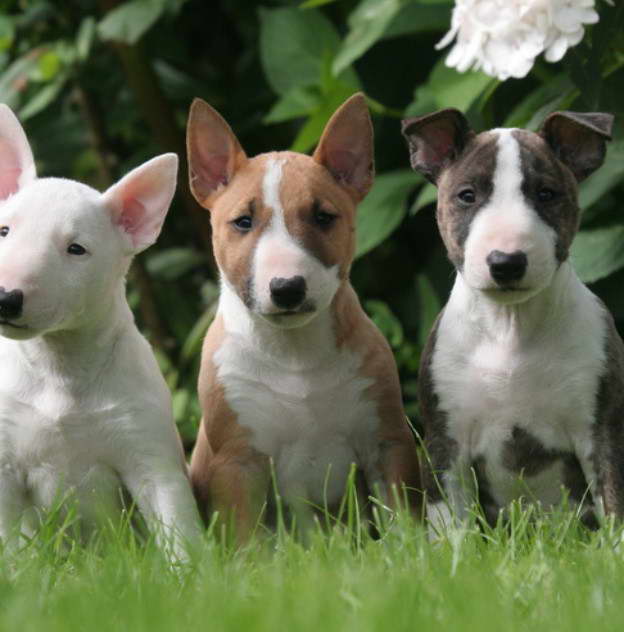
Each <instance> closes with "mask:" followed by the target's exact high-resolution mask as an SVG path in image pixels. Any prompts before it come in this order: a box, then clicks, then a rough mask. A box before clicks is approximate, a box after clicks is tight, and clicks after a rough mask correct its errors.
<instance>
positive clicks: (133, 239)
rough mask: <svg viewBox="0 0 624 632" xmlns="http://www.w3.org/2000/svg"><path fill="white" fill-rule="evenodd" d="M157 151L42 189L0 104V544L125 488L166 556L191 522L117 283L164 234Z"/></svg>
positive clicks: (139, 341) (166, 400)
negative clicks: (129, 166) (63, 509)
mask: <svg viewBox="0 0 624 632" xmlns="http://www.w3.org/2000/svg"><path fill="white" fill-rule="evenodd" d="M177 165H178V161H177V157H176V155H175V154H165V155H163V156H159V157H157V158H154V159H152V160H150V161H148V162H146V163H145V164H143V165H141V166H140V167H137V168H136V169H134V170H133V171H132V172H130V173H129V174H128V175H126V176H125V177H124V178H122V179H121V180H120V181H119V182H118V183H117V184H115V185H114V186H112V187H111V188H110V189H108V190H107V191H106V192H105V193H103V194H101V193H98V192H97V191H95V190H94V189H92V188H90V187H88V186H86V185H84V184H80V183H78V182H74V181H72V180H64V179H60V178H42V179H38V178H37V177H36V173H35V165H34V161H33V157H32V152H31V150H30V147H29V145H28V141H27V140H26V136H25V134H24V131H23V130H22V128H21V126H20V124H19V122H18V121H17V119H16V118H15V116H14V115H13V113H12V112H11V110H10V109H9V108H8V107H6V106H5V105H0V334H1V336H0V357H1V358H2V362H1V363H0V467H1V469H2V473H1V476H0V538H2V539H3V540H7V539H9V540H10V539H11V537H12V535H14V534H16V533H18V532H19V531H20V530H21V531H22V532H32V530H33V529H34V528H35V527H36V524H37V520H39V519H40V518H41V516H42V514H45V512H46V510H48V509H50V508H52V507H53V506H55V505H56V504H57V502H58V501H59V500H63V501H65V500H70V499H71V500H72V501H75V503H76V507H77V510H78V515H79V517H80V520H81V522H80V524H81V525H82V527H83V529H86V531H87V533H88V532H89V531H90V530H91V529H92V528H93V527H94V526H95V525H96V524H98V523H100V522H101V521H102V520H106V519H109V518H111V517H112V518H115V516H116V517H117V518H118V517H119V515H120V514H119V512H120V510H121V508H122V491H126V492H129V493H130V495H131V497H132V499H133V501H134V502H135V503H136V505H137V507H138V509H139V510H140V511H141V513H142V514H143V516H144V518H145V519H146V521H147V523H148V525H149V527H150V529H151V530H152V531H153V532H155V533H156V534H157V539H158V541H159V544H160V545H161V546H162V547H163V548H164V549H166V550H167V552H168V554H170V555H171V556H172V557H173V558H174V559H184V558H185V557H186V552H187V550H186V545H187V544H192V542H193V541H194V540H196V538H197V537H198V536H199V516H198V514H197V509H196V506H195V502H194V500H193V497H192V493H191V489H190V485H189V482H188V479H187V473H186V465H185V462H184V457H183V452H182V449H181V443H180V440H179V437H178V434H177V431H176V428H175V425H174V423H173V417H172V411H171V400H170V394H169V391H168V389H167V385H166V384H165V381H164V380H163V378H162V375H161V373H160V370H159V368H158V365H157V363H156V360H155V358H154V355H153V354H152V351H151V349H150V347H149V345H148V343H147V342H146V340H145V339H144V338H143V337H142V336H141V334H140V333H139V331H138V330H137V328H136V325H135V323H134V319H133V316H132V313H131V311H130V309H129V307H128V304H127V302H126V297H125V284H124V278H125V275H126V272H127V270H128V267H129V265H130V262H131V260H132V257H133V255H135V254H136V253H137V252H140V251H141V250H143V249H145V248H147V247H148V246H149V245H150V244H152V243H153V242H154V241H155V240H156V238H157V237H158V234H159V232H160V229H161V226H162V224H163V221H164V218H165V215H166V213H167V209H168V207H169V204H170V202H171V198H172V196H173V193H174V190H175V186H176V176H177Z"/></svg>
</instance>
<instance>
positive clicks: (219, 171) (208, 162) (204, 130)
mask: <svg viewBox="0 0 624 632" xmlns="http://www.w3.org/2000/svg"><path fill="white" fill-rule="evenodd" d="M186 152H187V156H188V162H189V184H190V187H191V192H192V193H193V196H194V197H195V199H196V200H197V201H198V202H199V204H201V206H203V207H204V208H207V209H209V208H210V205H211V204H212V202H213V201H214V200H215V198H216V195H217V194H218V193H219V191H220V189H221V188H222V187H223V186H225V185H227V184H228V183H229V182H230V181H231V179H232V177H233V176H234V173H236V171H238V169H240V167H241V166H242V165H243V164H244V163H245V162H246V161H247V156H246V155H245V152H244V151H243V149H242V147H241V146H240V143H239V142H238V139H237V138H236V136H235V135H234V132H233V131H232V129H231V128H230V126H229V125H228V124H227V123H226V121H225V119H224V118H223V117H222V116H221V115H220V114H219V113H218V112H217V111H216V110H215V109H214V108H213V107H211V106H210V105H208V104H207V103H206V102H205V101H203V100H202V99H194V100H193V103H192V104H191V110H190V112H189V117H188V123H187V126H186Z"/></svg>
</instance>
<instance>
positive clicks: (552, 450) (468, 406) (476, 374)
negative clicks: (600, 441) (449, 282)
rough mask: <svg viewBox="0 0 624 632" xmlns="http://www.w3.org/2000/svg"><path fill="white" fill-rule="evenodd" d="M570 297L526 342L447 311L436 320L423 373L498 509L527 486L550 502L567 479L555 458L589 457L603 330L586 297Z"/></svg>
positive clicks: (511, 332) (514, 332) (594, 306)
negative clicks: (569, 305) (569, 304)
mask: <svg viewBox="0 0 624 632" xmlns="http://www.w3.org/2000/svg"><path fill="white" fill-rule="evenodd" d="M578 298H579V300H578V301H576V302H575V303H573V306H574V309H571V311H570V312H567V313H565V312H564V313H563V315H561V316H560V317H559V318H557V319H554V320H553V321H552V322H550V321H549V320H548V319H545V321H544V322H543V326H539V327H537V328H535V329H534V334H533V335H531V336H528V337H527V336H524V335H523V333H524V332H523V331H522V330H518V329H517V328H514V327H512V328H510V330H509V332H508V334H505V333H502V334H500V335H497V334H498V332H493V331H492V330H491V329H488V328H487V327H485V326H483V325H484V324H483V323H478V326H474V323H471V322H470V320H469V319H467V318H465V317H464V318H461V311H460V310H459V309H457V306H455V305H453V304H452V303H450V304H449V307H447V312H446V313H445V314H444V316H443V317H442V319H441V321H440V325H439V330H438V333H437V343H436V347H435V351H434V355H433V358H432V365H431V368H432V378H433V384H434V387H435V390H436V393H437V395H438V399H439V406H440V409H441V410H442V411H444V412H445V413H446V417H447V424H448V427H447V434H448V437H449V438H450V439H452V440H454V441H455V442H456V444H457V446H458V449H459V454H460V459H461V460H462V461H463V462H464V463H473V462H474V461H475V460H478V459H479V460H481V461H482V462H483V463H484V465H485V470H486V472H487V476H488V479H489V480H488V483H489V485H490V487H491V491H492V493H493V495H494V497H495V498H496V499H497V500H498V501H499V502H501V503H503V502H508V501H509V500H511V499H512V498H515V497H517V496H518V495H520V494H521V493H523V492H524V493H526V492H527V488H528V489H529V491H530V493H531V494H533V495H534V496H535V497H537V498H539V499H542V500H543V501H545V502H546V501H548V502H551V501H553V502H554V500H553V499H554V498H555V497H558V496H560V485H561V483H562V482H564V478H565V476H566V472H565V467H564V464H563V461H562V458H563V459H564V460H565V459H567V458H568V456H567V455H570V458H574V455H579V454H581V455H582V454H584V453H588V452H589V451H591V441H592V424H593V421H594V418H595V406H596V393H597V391H598V386H599V381H600V376H601V375H602V373H603V372H604V366H605V364H604V363H605V353H604V339H605V322H604V316H603V313H602V310H601V308H600V306H599V305H598V303H597V302H596V301H595V300H594V299H593V297H591V295H589V292H587V291H586V290H585V289H584V288H583V291H580V290H579V297H578ZM585 299H587V300H585ZM577 308H580V310H579V311H577ZM518 437H520V438H521V439H520V440H519V439H518ZM555 455H563V456H562V458H558V457H557V458H556V457H555ZM550 457H552V459H551V458H550ZM512 464H513V465H512ZM536 464H537V465H536ZM538 466H539V467H538ZM519 474H520V475H521V476H522V478H523V479H524V480H523V481H522V483H521V484H518V481H517V479H518V475H519Z"/></svg>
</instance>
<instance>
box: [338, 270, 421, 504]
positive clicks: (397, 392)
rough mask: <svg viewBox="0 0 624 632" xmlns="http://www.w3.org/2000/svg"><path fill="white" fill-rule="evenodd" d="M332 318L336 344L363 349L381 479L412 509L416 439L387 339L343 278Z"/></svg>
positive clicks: (416, 492)
mask: <svg viewBox="0 0 624 632" xmlns="http://www.w3.org/2000/svg"><path fill="white" fill-rule="evenodd" d="M332 309H333V311H334V316H335V319H336V344H337V345H338V346H341V345H344V346H346V347H349V348H351V349H353V350H358V351H359V352H362V350H366V352H365V354H364V361H363V363H362V370H361V372H362V375H364V376H366V377H370V378H372V379H373V380H374V383H373V384H372V386H371V387H370V388H369V389H368V390H369V395H370V397H371V399H372V400H373V401H375V402H376V403H377V411H378V414H379V418H380V420H381V424H380V427H379V443H380V445H381V446H382V450H381V463H380V469H381V472H382V475H383V477H384V482H385V483H386V485H388V486H389V487H392V486H394V487H395V488H396V491H397V492H398V493H399V494H401V493H402V486H403V485H404V486H405V488H406V493H407V496H408V501H409V504H410V507H411V509H412V511H413V512H419V510H420V504H421V502H422V499H421V495H420V490H421V481H420V469H419V465H418V461H417V460H416V458H415V454H416V443H415V441H414V437H413V435H412V433H411V431H410V429H409V427H408V425H407V423H406V417H405V413H404V411H403V401H402V398H401V389H400V386H399V374H398V371H397V368H396V364H395V362H394V357H393V355H392V350H391V349H390V346H389V345H388V342H387V340H386V339H385V338H384V336H383V335H382V334H381V332H380V331H379V329H377V327H376V326H375V325H374V323H373V322H372V321H371V320H370V318H369V317H368V316H367V315H366V313H365V312H364V310H363V309H362V307H361V305H360V301H359V299H358V297H357V294H356V293H355V291H354V289H353V287H352V286H351V284H350V283H349V282H346V283H345V284H344V285H343V287H342V288H341V289H340V290H339V291H338V293H337V294H336V298H335V299H334V303H333V305H332Z"/></svg>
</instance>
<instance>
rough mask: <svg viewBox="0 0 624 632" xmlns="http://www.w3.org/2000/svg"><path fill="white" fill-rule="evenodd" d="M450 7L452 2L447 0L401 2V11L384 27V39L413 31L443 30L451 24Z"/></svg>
mask: <svg viewBox="0 0 624 632" xmlns="http://www.w3.org/2000/svg"><path fill="white" fill-rule="evenodd" d="M430 5H434V6H430ZM452 8H453V4H452V3H451V2H449V1H448V0H437V1H435V2H418V3H416V2H408V3H407V4H406V3H403V7H402V8H401V11H399V13H398V14H397V15H396V16H395V18H394V19H393V20H392V22H391V23H390V25H389V26H388V28H387V29H386V32H385V33H384V39H387V38H390V37H399V36H401V35H407V34H413V33H427V32H431V31H441V32H444V31H446V30H447V29H448V28H449V25H450V24H451V10H452Z"/></svg>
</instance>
